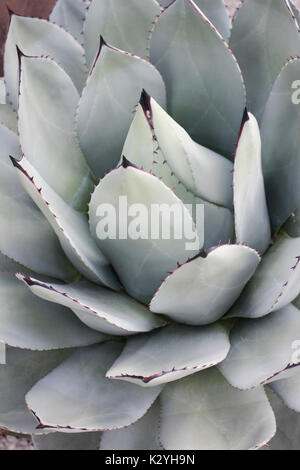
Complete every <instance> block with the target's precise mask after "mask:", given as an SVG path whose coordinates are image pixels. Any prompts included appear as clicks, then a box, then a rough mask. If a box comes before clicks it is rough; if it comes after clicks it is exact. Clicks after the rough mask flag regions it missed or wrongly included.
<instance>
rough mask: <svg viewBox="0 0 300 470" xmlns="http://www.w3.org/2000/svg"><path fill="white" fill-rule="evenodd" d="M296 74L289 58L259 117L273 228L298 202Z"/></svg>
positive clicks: (299, 70) (299, 62)
mask: <svg viewBox="0 0 300 470" xmlns="http://www.w3.org/2000/svg"><path fill="white" fill-rule="evenodd" d="M298 34H299V33H298ZM299 41H300V35H299ZM299 47H300V45H299V46H298V52H299ZM299 74H300V59H294V60H291V61H290V62H288V64H287V65H286V66H285V67H284V68H283V69H282V71H281V73H280V74H279V76H278V78H277V79H276V81H275V83H274V86H273V88H272V92H271V95H270V97H269V99H268V102H267V104H266V108H265V111H264V114H263V117H262V124H261V136H262V163H263V173H264V178H265V185H266V195H267V201H268V207H269V212H270V218H271V223H272V229H273V231H275V230H277V229H278V227H280V226H281V225H282V224H283V223H284V222H285V221H286V219H287V218H288V217H289V215H290V214H291V213H292V212H293V211H294V210H295V209H296V208H297V207H298V206H299V205H300V189H299V178H300V158H299V145H300V137H299V132H298V130H299V123H300V106H299V104H300V92H299V87H300V82H299Z"/></svg>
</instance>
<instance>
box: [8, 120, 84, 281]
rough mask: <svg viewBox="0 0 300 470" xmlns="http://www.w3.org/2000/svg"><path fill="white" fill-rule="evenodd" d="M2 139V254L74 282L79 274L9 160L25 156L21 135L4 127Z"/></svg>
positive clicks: (43, 272)
mask: <svg viewBox="0 0 300 470" xmlns="http://www.w3.org/2000/svg"><path fill="white" fill-rule="evenodd" d="M0 139H1V148H0V222H1V232H0V251H1V252H2V253H3V254H4V255H6V256H8V257H10V258H12V259H14V260H15V261H16V262H18V263H20V264H22V265H26V266H27V267H28V268H29V269H32V270H34V271H36V272H38V273H40V274H44V275H48V276H54V277H57V278H59V279H66V280H69V281H72V280H74V278H75V276H76V271H75V270H74V268H73V267H72V266H71V264H70V263H69V262H68V260H67V258H66V257H65V255H64V253H63V251H62V249H61V247H60V245H59V242H58V240H57V238H56V236H55V233H54V232H53V230H52V228H51V227H50V225H49V223H48V222H47V220H46V219H45V218H44V216H43V215H42V214H41V213H40V211H39V210H38V209H37V208H36V206H35V204H33V202H32V201H31V199H30V198H29V197H28V195H27V194H26V192H25V191H24V189H23V188H22V186H21V185H20V182H19V181H18V178H17V176H16V174H15V171H14V168H13V166H12V164H11V162H10V160H9V155H14V156H16V157H20V156H21V153H20V148H19V143H18V138H17V135H16V134H15V133H14V132H13V131H11V130H10V129H8V128H7V127H5V126H4V125H2V124H0Z"/></svg>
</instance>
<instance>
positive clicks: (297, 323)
mask: <svg viewBox="0 0 300 470" xmlns="http://www.w3.org/2000/svg"><path fill="white" fill-rule="evenodd" d="M299 335H300V315H299V310H298V309H297V308H296V307H294V306H293V305H288V306H287V307H284V308H282V309H280V310H278V311H276V312H274V313H272V314H270V315H267V316H266V317H264V318H257V319H251V320H248V319H241V320H239V321H238V323H237V324H236V326H235V327H234V328H233V330H232V332H231V335H230V343H231V349H230V351H229V354H228V356H227V358H226V359H225V361H224V362H222V364H220V365H219V368H220V370H221V372H222V373H223V374H224V376H225V377H226V379H227V380H228V381H229V382H230V383H231V384H232V385H233V386H234V387H238V388H241V389H248V388H252V387H256V386H257V385H259V384H262V383H265V382H267V381H268V379H270V378H272V377H273V376H275V375H277V374H279V372H281V371H283V370H285V369H286V368H287V367H288V366H289V365H291V364H292V363H293V353H294V352H295V351H294V350H293V345H294V342H295V341H297V340H298V339H299V337H300V336H299Z"/></svg>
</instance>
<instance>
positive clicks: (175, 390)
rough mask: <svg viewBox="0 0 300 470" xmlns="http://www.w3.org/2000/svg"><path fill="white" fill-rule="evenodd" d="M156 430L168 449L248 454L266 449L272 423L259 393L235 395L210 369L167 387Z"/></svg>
mask: <svg viewBox="0 0 300 470" xmlns="http://www.w3.org/2000/svg"><path fill="white" fill-rule="evenodd" d="M160 428H161V433H160V435H161V442H162V444H163V446H164V448H165V449H167V450H173V449H174V450H175V449H186V450H191V449H193V450H247V449H257V448H260V447H262V446H263V445H265V444H266V443H267V442H268V441H269V440H270V439H271V437H273V435H274V433H275V430H276V423H275V417H274V414H273V412H272V408H271V406H270V404H269V402H268V399H267V397H266V395H265V393H264V391H263V389H262V388H257V389H256V390H251V391H240V390H236V389H234V388H232V387H231V386H230V385H229V384H228V383H227V382H226V380H225V379H224V378H223V377H222V375H221V374H220V372H219V371H218V370H217V369H216V368H211V369H207V370H205V371H203V372H199V373H198V374H194V375H192V376H191V377H187V378H185V379H182V380H179V381H177V382H174V383H172V384H168V385H166V387H165V388H164V390H163V392H162V411H161V426H160Z"/></svg>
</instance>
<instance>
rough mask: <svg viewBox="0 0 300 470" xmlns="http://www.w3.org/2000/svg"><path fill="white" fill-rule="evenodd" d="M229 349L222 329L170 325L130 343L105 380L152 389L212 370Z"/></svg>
mask: <svg viewBox="0 0 300 470" xmlns="http://www.w3.org/2000/svg"><path fill="white" fill-rule="evenodd" d="M229 348H230V343H229V340H228V331H227V329H226V327H225V326H223V325H218V324H215V325H210V326H204V327H202V328H195V327H189V326H183V325H180V326H179V325H170V326H167V327H165V328H163V329H161V330H160V331H157V332H154V333H152V334H150V335H149V334H148V335H139V336H136V337H134V338H130V339H128V341H127V344H126V346H125V348H124V350H123V352H122V354H121V355H120V357H118V359H117V360H116V362H115V363H114V364H113V366H112V367H111V368H110V369H109V370H108V371H107V374H106V376H107V377H109V378H113V379H121V380H127V381H128V382H132V383H136V384H139V385H142V386H144V387H147V386H150V387H153V386H155V385H159V384H162V383H166V382H172V381H174V380H178V379H180V378H182V377H185V376H186V375H191V374H194V373H195V372H199V371H200V370H203V369H206V368H208V367H212V366H213V365H215V364H217V363H219V362H221V361H223V359H225V357H226V356H227V353H228V351H229Z"/></svg>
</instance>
